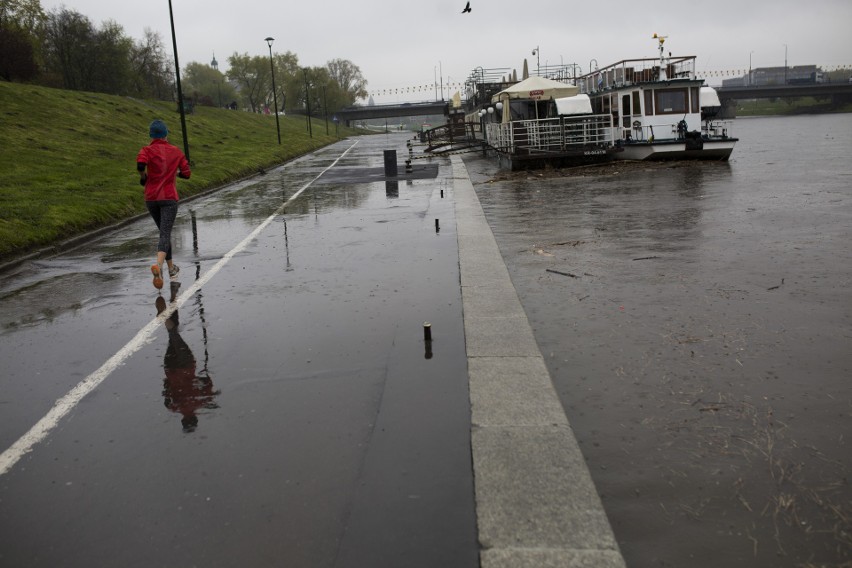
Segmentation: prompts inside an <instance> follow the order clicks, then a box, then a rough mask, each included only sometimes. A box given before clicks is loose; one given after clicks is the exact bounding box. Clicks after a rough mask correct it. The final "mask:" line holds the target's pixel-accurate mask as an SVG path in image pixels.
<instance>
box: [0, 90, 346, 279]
mask: <svg viewBox="0 0 852 568" xmlns="http://www.w3.org/2000/svg"><path fill="white" fill-rule="evenodd" d="M0 116H2V121H0V124H2V128H0V148H2V150H0V151H1V152H2V154H0V156H2V158H0V263H2V262H3V261H8V260H11V259H13V258H15V257H16V256H20V255H22V254H25V253H27V252H30V251H33V250H36V249H38V248H40V247H44V246H46V245H50V244H54V243H56V242H58V241H61V240H63V239H66V238H68V237H72V236H75V235H78V234H81V233H84V232H86V231H89V230H92V229H96V228H100V227H104V226H107V225H110V224H113V223H115V222H117V221H120V220H122V219H126V218H128V217H132V216H134V215H136V214H139V213H143V212H145V203H144V200H143V196H142V187H141V186H140V185H139V175H138V173H137V172H136V154H137V153H138V151H139V148H141V147H142V146H144V145H146V144H148V143H149V142H150V139H149V138H148V125H149V124H150V122H151V121H152V120H153V119H155V118H160V119H162V120H164V121H165V122H166V124H167V125H168V127H169V131H170V134H169V141H170V142H171V143H172V144H174V145H176V146H178V147H179V148H183V137H182V135H181V127H180V115H179V114H178V112H177V109H176V105H175V104H174V103H167V102H161V101H142V100H137V99H131V98H126V97H117V96H110V95H102V94H97V93H85V92H79V91H64V90H59V89H48V88H43V87H35V86H31V85H19V84H13V83H5V82H0ZM280 120H281V139H282V144H281V145H280V146H279V145H278V140H277V134H276V129H275V117H274V116H273V115H269V116H266V115H259V114H252V113H247V112H240V111H228V110H223V109H215V108H208V107H196V109H195V113H194V114H191V115H187V117H186V123H187V125H186V126H187V138H188V139H189V152H190V159H191V161H192V179H190V180H179V184H178V191H179V193H180V194H181V197H189V196H191V195H194V194H197V193H199V192H202V191H204V190H206V189H209V188H213V187H217V186H219V185H222V184H224V183H226V182H229V181H233V180H236V179H240V178H243V177H245V176H247V175H250V174H252V173H254V172H257V171H258V170H260V169H261V168H265V167H269V166H271V165H275V164H279V163H282V162H285V161H287V160H289V159H291V158H294V157H296V156H300V155H303V154H305V153H307V152H310V151H312V150H314V149H316V148H319V147H321V146H325V145H327V144H330V143H332V142H334V141H335V140H337V137H336V136H335V131H334V125H333V124H330V125H329V132H330V135H328V136H327V135H326V134H325V130H326V129H325V124H324V122H323V121H318V120H315V122H314V125H313V138H311V137H310V136H309V134H308V132H307V130H306V121H305V117H304V116H294V117H280ZM353 133H356V131H355V130H353V129H347V128H343V127H341V128H340V133H339V134H340V136H341V137H343V136H347V135H350V134H353Z"/></svg>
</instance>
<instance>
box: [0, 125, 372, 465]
mask: <svg viewBox="0 0 852 568" xmlns="http://www.w3.org/2000/svg"><path fill="white" fill-rule="evenodd" d="M357 144H358V141H357V140H356V141H355V143H354V144H352V145H351V146H349V147H348V148H347V149H346V150H345V151H344V152H343V153H342V154H341V155H340V156H338V157H337V159H335V160H334V161H333V162H332V163H331V165H329V166H328V167H327V168H325V169H324V170H323V171H322V172H320V173H319V174H318V175H317V176H316V177H315V178H314V179H312V180H311V181H309V182H307V183H306V184H305V185H303V186H302V187H301V188H299V191H297V192H296V193H294V194H293V195H292V196H291V197H290V199H288V200H287V201H285V202H284V203H283V204H282V205H281V206H280V207H279V208H278V209H276V210H275V212H274V213H273V214H272V215H270V216H269V217H267V218H266V220H265V221H263V223H261V224H260V225H258V226H257V227H256V228H255V229H254V231H252V232H251V233H250V234H249V235H248V236H247V237H246V238H244V239H243V240H242V241H240V242H239V244H237V246H235V247H234V248H232V249H231V250H230V251H228V252H227V253H226V254H225V256H223V257H222V258H221V259H220V260H219V262H217V263H216V264H214V265H213V267H212V268H211V269H210V270H208V271H207V272H205V273H204V275H203V276H202V277H201V278H199V279H198V280H196V281H195V283H194V284H193V285H192V286H190V287H189V289H187V290H186V291H185V292H184V293H183V294H181V295H180V297H178V298H177V299H176V300H175V301H174V302H172V303H171V304H170V305H169V306H168V308H166V310H165V311H163V312H162V313H161V314H159V315H158V316H157V317H156V318H154V319H153V320H151V321H150V322H148V324H147V325H146V326H145V327H143V328H142V329H140V330H139V333H137V334H136V336H135V337H134V338H133V339H131V340H130V341H128V342H127V344H126V345H125V346H124V347H122V348H121V349H119V350H118V352H116V354H115V355H113V356H112V357H110V358H109V359H107V360H106V362H105V363H104V364H103V365H101V366H100V368H99V369H98V370H96V371H95V372H94V373H92V374H91V375H89V376H88V377H86V378H85V379H83V380H82V381H80V382H79V383H78V384H77V386H75V387H74V388H73V389H71V390H70V391H68V393H67V394H66V395H65V396H63V397H62V398H60V399H58V400H57V401H56V403H54V405H53V408H51V409H50V411H49V412H48V413H47V414H45V415H44V417H43V418H42V419H41V420H39V421H38V422H36V423H35V425H34V426H33V427H32V428H30V429H29V431H28V432H27V433H26V434H24V435H23V436H21V437H20V438H19V439H18V441H16V442H15V443H14V444H12V445H11V446H9V448H8V449H7V450H5V451H4V452H3V453H2V454H0V475H4V474H6V473H8V472H9V471H10V470H11V469H12V467H14V465H15V464H16V463H18V460H20V459H21V458H22V457H24V455H26V454H27V453H29V452H31V451H32V449H33V446H35V445H36V444H37V443H39V442H41V441H42V440H44V439H45V438H46V437H47V436H48V434H50V432H51V430H53V429H54V428H56V426H57V425H58V424H59V421H60V420H62V419H63V418H64V417H65V416H67V415H68V413H69V412H71V411H72V410H73V409H74V407H76V406H77V405H78V404H79V403H80V401H81V400H83V398H84V397H85V396H86V395H87V394H89V393H90V392H92V391H93V390H95V389H96V388H97V387H98V385H100V384H101V383H102V382H104V380H105V379H106V378H107V377H108V376H109V375H110V374H111V373H112V372H113V371H115V370H116V369H117V368H118V367H120V366H121V365H122V364H124V362H125V361H126V360H127V359H129V358H130V357H131V356H132V355H133V354H134V353H136V352H137V351H139V349H141V348H142V347H144V346H145V344H147V343H149V342H150V340H151V335H152V334H153V333H154V331H155V330H156V329H157V328H158V327H160V326H161V325H162V324H163V323H165V321H166V319H167V318H168V317H169V316H171V315H172V313H174V311H175V310H177V309H178V308H180V307H181V306H182V305H183V304H184V303H185V302H186V301H187V300H188V299H189V298H191V297H192V296H193V295H195V294H196V293H197V292H198V290H199V289H201V287H202V286H204V285H205V284H207V283H208V282H209V281H210V279H211V278H213V277H214V276H215V275H216V273H218V272H219V271H220V270H222V268H224V266H225V265H226V264H227V263H228V261H230V260H231V259H232V258H233V257H234V256H236V255H237V254H239V253H240V252H242V251H243V250H244V249H245V248H246V247H247V246H248V244H249V243H250V242H251V241H252V240H254V239H255V238H256V237H257V236H258V235H259V234H260V233H261V231H263V230H264V229H265V228H266V227H267V225H269V224H270V223H271V222H272V221H273V220H274V219H275V218H276V217H278V216H279V215H280V214H281V212H282V211H284V208H285V207H287V206H288V205H289V204H290V203H292V202H293V201H294V200H295V199H296V198H298V197H299V195H301V194H302V192H303V191H305V190H306V189H308V188H309V187H310V186H311V185H313V183H314V182H315V181H317V180H318V179H319V178H320V176H322V175H323V174H324V173H325V172H327V171H328V170H330V169H331V168H333V167H334V166H335V165H337V162H339V161H340V159H341V158H343V156H345V155H346V154H348V153H349V150H351V149H352V148H354V147H355V146H356V145H357Z"/></svg>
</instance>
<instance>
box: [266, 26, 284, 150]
mask: <svg viewBox="0 0 852 568" xmlns="http://www.w3.org/2000/svg"><path fill="white" fill-rule="evenodd" d="M264 41H265V42H266V45H268V46H269V69H270V70H271V71H272V102H273V103H274V104H275V130H276V131H277V132H278V144H279V145H280V144H281V125H280V124H279V122H278V93H277V92H276V91H275V65H274V64H273V63H272V42H273V41H275V38H273V37H268V38H266V39H265V40H264Z"/></svg>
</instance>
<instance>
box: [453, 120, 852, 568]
mask: <svg viewBox="0 0 852 568" xmlns="http://www.w3.org/2000/svg"><path fill="white" fill-rule="evenodd" d="M732 131H733V135H735V136H738V137H739V138H740V142H739V143H738V145H737V147H736V148H735V150H734V154H733V155H732V158H731V160H730V161H729V162H727V163H724V162H713V163H700V162H672V163H659V164H650V163H615V164H610V165H606V166H601V167H594V168H580V169H572V170H561V171H558V170H541V171H533V172H516V173H508V172H505V171H499V170H498V169H497V168H496V165H495V164H494V162H493V161H490V160H486V159H483V158H482V157H479V156H478V155H475V154H472V155H469V156H467V157H465V162H466V164H467V167H468V170H469V172H470V174H471V178H472V180H473V182H474V185H475V187H476V191H477V194H478V196H479V199H480V201H481V203H482V206H483V209H484V211H485V213H486V216H487V218H488V220H489V223H490V224H491V227H492V229H493V231H494V234H495V237H496V238H497V242H498V244H499V246H500V249H501V252H502V254H503V257H504V259H505V261H506V264H507V266H508V267H509V271H510V274H511V276H512V280H513V282H514V284H515V287H516V289H517V291H518V295H519V297H520V299H521V302H522V303H523V306H524V309H525V310H526V313H527V315H528V317H529V319H530V322H531V324H532V326H533V328H534V330H535V334H536V339H537V341H538V344H539V347H540V348H541V351H542V353H543V355H544V356H545V359H546V361H547V364H548V367H549V370H550V372H551V375H552V377H553V381H554V384H555V386H556V388H557V391H558V393H559V396H560V397H561V400H562V403H563V405H564V407H565V410H566V413H567V415H568V418H569V420H570V422H571V425H572V427H573V428H574V431H575V433H576V436H577V438H578V440H579V442H580V444H581V447H582V449H583V453H584V455H585V457H586V460H587V463H588V465H589V468H590V470H591V472H592V477H593V479H594V481H595V483H596V485H597V488H598V491H599V492H600V494H601V496H602V499H603V503H604V506H605V508H606V511H607V514H608V515H609V518H610V521H611V523H612V525H613V529H614V531H615V535H616V538H617V540H618V542H619V546H620V547H621V550H622V552H623V554H624V556H625V559H626V561H627V565H628V566H631V567H656V566H667V567H669V566H673V567H720V566H725V567H780V566H850V565H852V520H850V519H851V518H852V489H850V485H849V483H850V480H849V474H850V470H851V469H852V451H850V446H849V442H850V438H852V387H851V386H850V382H851V381H852V168H850V165H849V159H850V154H852V114H842V115H833V116H830V115H822V116H802V117H792V118H746V119H738V120H736V121H735V122H734V125H733V129H732Z"/></svg>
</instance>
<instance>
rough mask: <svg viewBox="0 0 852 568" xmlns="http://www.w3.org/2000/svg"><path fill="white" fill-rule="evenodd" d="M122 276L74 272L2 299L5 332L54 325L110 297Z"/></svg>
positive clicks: (50, 278) (39, 282) (45, 280)
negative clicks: (57, 320)
mask: <svg viewBox="0 0 852 568" xmlns="http://www.w3.org/2000/svg"><path fill="white" fill-rule="evenodd" d="M120 278H121V276H120V275H118V274H113V273H104V272H72V273H69V274H61V275H58V276H53V277H49V278H45V279H44V280H39V281H37V282H34V283H33V284H29V285H27V286H24V287H22V288H19V289H17V290H13V291H11V292H8V293H6V294H4V295H2V296H0V305H2V306H3V320H2V323H0V325H2V329H4V330H5V329H14V328H17V327H21V326H28V325H34V324H38V323H41V322H45V321H48V322H49V321H53V320H54V319H56V318H58V317H59V316H61V315H63V314H66V313H69V312H71V313H74V312H77V311H79V310H80V309H81V308H83V306H86V305H88V304H90V303H91V302H93V301H95V300H103V299H105V298H108V297H110V296H111V295H112V294H113V293H114V291H115V288H116V285H117V283H118V282H119V281H120Z"/></svg>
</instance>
